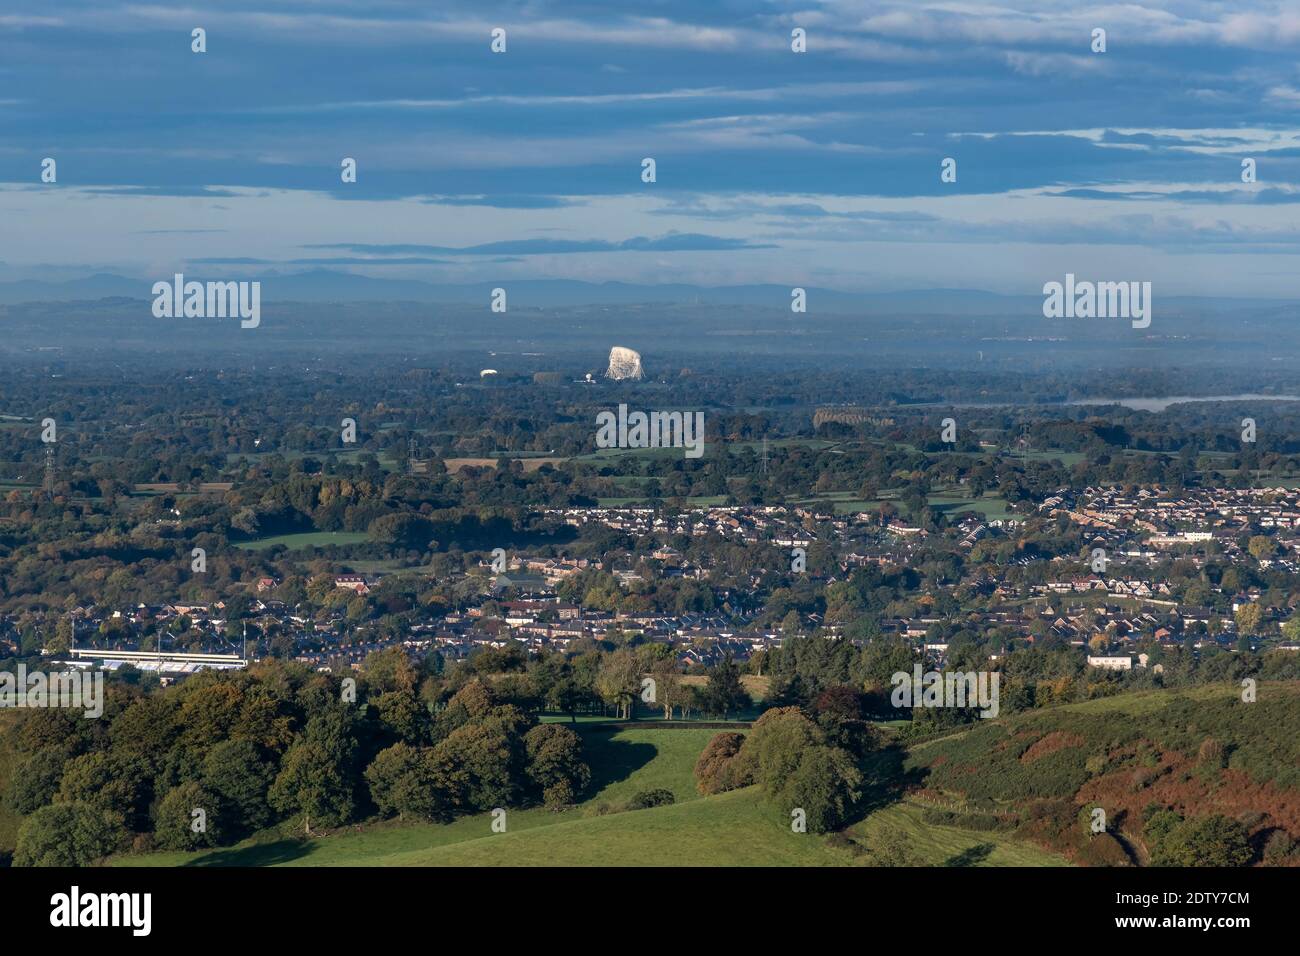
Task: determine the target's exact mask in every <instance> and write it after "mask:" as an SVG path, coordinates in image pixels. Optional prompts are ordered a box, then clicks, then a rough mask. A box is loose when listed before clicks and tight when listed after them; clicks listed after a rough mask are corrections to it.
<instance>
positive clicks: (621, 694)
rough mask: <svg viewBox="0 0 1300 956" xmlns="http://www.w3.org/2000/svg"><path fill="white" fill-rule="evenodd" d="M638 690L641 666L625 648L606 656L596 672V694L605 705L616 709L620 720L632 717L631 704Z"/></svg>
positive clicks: (634, 656) (639, 687)
mask: <svg viewBox="0 0 1300 956" xmlns="http://www.w3.org/2000/svg"><path fill="white" fill-rule="evenodd" d="M640 689H641V665H640V664H639V663H638V662H637V659H636V655H635V654H633V653H632V651H630V650H629V649H627V648H620V649H619V650H617V651H615V652H614V653H613V654H610V655H608V656H607V657H606V658H605V659H604V661H603V662H602V663H601V665H600V670H598V671H597V672H596V693H598V694H600V697H601V699H602V700H603V701H605V703H607V704H611V705H613V706H615V707H617V708H618V716H619V719H621V720H627V719H628V718H630V717H631V716H632V702H633V701H634V700H635V699H636V695H637V692H638V691H640Z"/></svg>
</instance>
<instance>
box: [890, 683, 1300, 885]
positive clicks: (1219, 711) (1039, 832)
mask: <svg viewBox="0 0 1300 956" xmlns="http://www.w3.org/2000/svg"><path fill="white" fill-rule="evenodd" d="M905 769H906V770H907V771H908V774H909V777H910V782H911V783H912V784H913V785H915V786H916V787H919V788H920V789H919V790H918V791H916V792H915V794H914V799H916V800H918V801H922V802H924V803H927V804H928V805H929V806H930V808H931V809H930V810H929V812H928V813H927V819H928V820H929V821H931V822H934V821H936V820H942V821H950V822H958V823H963V824H967V825H978V826H981V827H987V828H990V829H996V830H998V831H999V832H1014V833H1017V834H1020V835H1022V836H1028V837H1030V838H1032V839H1034V840H1036V841H1038V842H1040V843H1041V844H1043V845H1045V846H1049V847H1052V848H1054V849H1057V850H1059V851H1061V852H1064V853H1067V854H1069V855H1070V856H1072V857H1073V858H1075V859H1078V860H1080V861H1082V862H1090V863H1121V862H1125V861H1126V860H1127V861H1128V862H1137V863H1146V862H1148V860H1149V858H1150V851H1151V847H1150V846H1149V845H1148V844H1149V842H1150V840H1149V835H1148V834H1147V833H1146V831H1145V820H1146V818H1147V817H1148V816H1149V815H1150V814H1152V813H1154V812H1155V811H1156V810H1157V809H1168V810H1172V811H1174V812H1176V813H1177V814H1179V815H1180V816H1182V817H1184V818H1203V817H1209V816H1211V815H1217V816H1223V817H1227V818H1230V819H1233V820H1236V821H1239V822H1240V823H1241V824H1242V825H1243V826H1244V827H1245V829H1246V831H1247V832H1248V835H1249V840H1250V843H1251V846H1252V847H1253V848H1254V849H1255V851H1256V852H1257V853H1258V852H1260V851H1261V850H1262V848H1263V846H1264V845H1265V843H1266V841H1267V840H1268V839H1269V838H1270V837H1271V836H1272V835H1273V834H1274V833H1276V832H1277V831H1279V830H1281V831H1284V832H1285V834H1289V835H1290V837H1292V838H1295V837H1300V686H1297V685H1296V684H1294V683H1276V684H1261V685H1260V686H1259V688H1258V699H1257V700H1256V701H1255V702H1253V703H1244V702H1243V701H1242V700H1241V688H1239V687H1237V686H1236V685H1231V684H1223V685H1215V686H1210V687H1202V688H1197V689H1195V690H1193V691H1190V692H1186V693H1171V692H1161V691H1151V692H1146V693H1142V694H1133V695H1124V696H1121V697H1115V698H1109V699H1105V700H1096V701H1088V702H1086V703H1082V704H1074V705H1069V706H1066V707H1061V708H1055V709H1051V710H1045V711H1041V712H1036V713H1031V714H1026V715H1021V716H1017V717H1013V718H1010V719H1008V720H1001V721H995V722H989V723H987V724H980V725H978V726H976V727H974V728H972V729H970V730H966V731H963V732H960V733H956V734H953V735H951V736H948V737H945V738H943V739H940V740H936V741H932V742H929V743H924V744H919V745H917V746H916V747H914V748H913V749H912V751H911V753H910V754H909V756H908V759H907V761H906V762H905ZM1092 807H1099V808H1101V809H1103V810H1104V812H1105V815H1106V820H1107V829H1108V831H1109V833H1108V834H1102V835H1100V838H1095V837H1094V836H1093V835H1092V834H1091V831H1090V828H1089V827H1088V825H1087V824H1086V822H1084V821H1081V820H1080V811H1081V810H1084V809H1090V808H1092Z"/></svg>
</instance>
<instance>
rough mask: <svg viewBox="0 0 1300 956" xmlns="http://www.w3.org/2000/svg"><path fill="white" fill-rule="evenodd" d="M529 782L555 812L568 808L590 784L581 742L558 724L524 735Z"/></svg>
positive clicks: (542, 726)
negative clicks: (561, 808)
mask: <svg viewBox="0 0 1300 956" xmlns="http://www.w3.org/2000/svg"><path fill="white" fill-rule="evenodd" d="M524 752H525V754H526V755H527V759H528V767H527V774H528V779H529V780H530V781H531V783H532V785H533V787H534V788H535V790H536V791H537V792H540V794H541V797H542V802H543V803H544V804H545V805H546V806H547V807H549V808H550V809H552V810H555V809H559V808H560V807H564V806H568V805H569V804H571V803H573V802H574V801H575V800H576V799H577V797H578V796H579V795H580V794H581V793H582V791H583V790H585V789H586V788H587V785H588V784H589V783H591V768H590V767H588V766H587V765H586V763H584V762H583V760H582V738H581V737H579V736H578V735H577V734H576V733H574V732H573V731H572V730H570V729H569V728H568V727H561V726H560V725H559V724H538V725H537V726H536V727H534V728H533V729H532V730H530V731H528V733H527V734H526V735H524Z"/></svg>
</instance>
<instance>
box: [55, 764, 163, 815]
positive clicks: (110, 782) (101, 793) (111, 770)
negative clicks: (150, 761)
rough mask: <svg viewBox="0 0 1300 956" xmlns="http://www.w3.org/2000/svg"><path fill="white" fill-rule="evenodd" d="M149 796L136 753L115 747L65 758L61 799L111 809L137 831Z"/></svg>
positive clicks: (144, 769)
mask: <svg viewBox="0 0 1300 956" xmlns="http://www.w3.org/2000/svg"><path fill="white" fill-rule="evenodd" d="M151 797H152V786H151V780H150V777H149V769H148V767H147V766H146V765H145V764H144V762H143V761H142V760H141V759H140V758H138V757H132V756H129V755H126V754H119V753H117V752H115V751H96V752H94V753H89V754H83V755H82V756H80V757H76V758H74V759H72V760H70V761H68V765H67V767H66V768H65V769H64V771H63V781H62V783H61V784H60V785H59V798H60V799H61V800H64V801H66V802H69V803H89V804H92V805H94V806H97V807H101V808H103V809H105V810H111V811H113V812H114V813H116V814H117V816H118V817H119V818H120V819H121V820H122V822H123V823H124V824H125V825H126V826H128V827H129V828H130V829H132V830H136V831H142V830H144V829H145V824H146V820H147V816H146V811H147V809H148V806H149V801H150V798H151Z"/></svg>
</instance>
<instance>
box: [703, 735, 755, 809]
mask: <svg viewBox="0 0 1300 956" xmlns="http://www.w3.org/2000/svg"><path fill="white" fill-rule="evenodd" d="M744 742H745V735H744V734H738V733H734V732H724V733H720V734H714V735H713V739H712V740H710V741H709V743H708V745H707V746H706V747H705V748H704V752H703V753H701V754H700V759H699V760H697V761H695V789H696V790H698V791H699V792H700V794H701V795H703V796H706V797H707V796H709V795H710V794H714V793H722V792H723V791H724V790H734V789H735V788H736V787H739V786H745V783H741V782H739V781H738V780H737V779H736V774H735V773H733V772H732V765H733V763H734V758H735V757H736V755H737V754H738V753H740V748H741V746H742V745H743V744H744Z"/></svg>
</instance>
